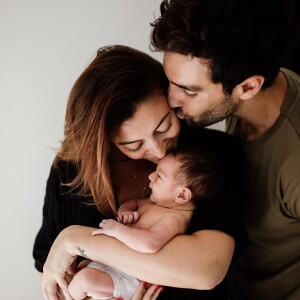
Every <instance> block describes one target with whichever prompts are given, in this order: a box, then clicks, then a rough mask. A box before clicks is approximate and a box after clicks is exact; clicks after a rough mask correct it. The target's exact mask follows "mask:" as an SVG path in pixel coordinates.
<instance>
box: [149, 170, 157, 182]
mask: <svg viewBox="0 0 300 300" xmlns="http://www.w3.org/2000/svg"><path fill="white" fill-rule="evenodd" d="M155 174H156V171H154V172H152V173H150V174H149V176H148V178H149V180H150V181H151V182H152V181H153V180H154V178H155Z"/></svg>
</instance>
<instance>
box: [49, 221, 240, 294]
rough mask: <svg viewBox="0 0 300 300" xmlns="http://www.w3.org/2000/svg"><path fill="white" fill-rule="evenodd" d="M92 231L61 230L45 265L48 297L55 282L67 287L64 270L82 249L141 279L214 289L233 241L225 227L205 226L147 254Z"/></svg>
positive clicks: (218, 281) (81, 253)
mask: <svg viewBox="0 0 300 300" xmlns="http://www.w3.org/2000/svg"><path fill="white" fill-rule="evenodd" d="M93 231H94V228H89V227H83V226H78V225H73V226H70V227H68V228H66V229H64V230H63V231H62V232H61V233H60V234H59V236H58V238H57V239H56V241H55V242H54V244H53V246H52V248H51V251H50V253H49V256H48V258H47V261H46V263H45V265H44V276H43V290H44V293H45V295H49V296H48V297H47V296H46V299H57V298H55V296H54V292H55V291H56V283H58V284H59V285H60V286H61V287H62V288H63V289H64V290H65V289H66V288H67V284H66V281H65V274H66V271H67V269H68V267H69V265H70V264H71V263H72V261H73V260H74V259H75V258H76V256H78V255H84V256H86V257H88V258H89V259H92V260H95V261H98V262H102V263H104V264H107V265H110V266H112V267H115V268H117V269H119V270H121V271H123V272H125V273H128V274H130V275H132V276H134V277H136V278H138V279H140V280H143V281H147V282H151V283H155V284H160V285H165V286H175V287H181V288H192V289H200V290H207V289H212V288H213V287H215V286H216V285H217V284H219V283H220V282H221V281H222V280H223V278H224V276H225V274H226V272H227V270H228V268H229V265H230V262H231V258H232V255H233V252H234V244H235V243H234V239H233V238H232V237H231V236H229V235H227V234H226V233H223V232H221V231H217V230H201V231H198V232H196V233H194V234H192V235H190V236H189V235H180V236H176V237H174V238H173V239H172V240H171V241H170V242H169V243H168V244H166V245H165V246H164V247H163V248H162V249H160V250H159V251H158V252H156V253H153V254H143V253H139V252H136V251H134V250H132V249H130V248H128V247H127V246H125V245H124V244H123V243H121V242H120V241H118V240H116V239H114V238H111V237H107V236H104V235H103V236H102V235H101V236H92V232H93ZM124 258H126V259H124ZM133 266H134V267H133ZM51 295H52V296H51ZM66 299H69V298H66Z"/></svg>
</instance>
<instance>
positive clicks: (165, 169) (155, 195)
mask: <svg viewBox="0 0 300 300" xmlns="http://www.w3.org/2000/svg"><path fill="white" fill-rule="evenodd" d="M178 168H179V161H178V160H177V159H176V158H175V157H174V155H173V154H168V155H167V156H165V157H164V158H163V159H162V160H161V161H160V162H159V163H158V165H157V168H156V171H154V172H153V173H151V174H150V175H149V179H150V185H149V186H150V188H151V189H152V193H151V195H150V200H151V201H152V202H153V203H156V204H159V205H161V206H165V207H172V206H174V204H175V202H174V200H175V197H176V195H177V191H178V189H179V188H180V187H181V186H180V185H179V183H178V182H177V181H176V180H175V178H176V172H177V170H178Z"/></svg>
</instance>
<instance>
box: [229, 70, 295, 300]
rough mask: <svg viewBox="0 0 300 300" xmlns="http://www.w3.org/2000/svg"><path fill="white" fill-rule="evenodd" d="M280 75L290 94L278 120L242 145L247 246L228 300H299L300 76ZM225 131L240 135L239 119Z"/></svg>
mask: <svg viewBox="0 0 300 300" xmlns="http://www.w3.org/2000/svg"><path fill="white" fill-rule="evenodd" d="M281 71H282V72H283V74H284V75H285V77H286V78H287V81H288V90H287V93H286V96H285V99H284V102H283V104H282V107H281V114H280V116H279V117H278V119H277V121H276V122H275V124H274V125H273V126H272V127H271V128H270V129H269V130H268V131H267V132H266V133H265V134H263V135H262V136H261V137H260V138H258V139H256V140H253V141H244V149H245V155H246V173H247V183H246V186H247V188H246V191H247V201H246V203H245V205H244V210H243V212H244V216H243V217H244V222H245V227H246V230H247V231H248V235H249V245H248V246H247V247H246V248H245V250H244V251H243V253H242V255H241V257H240V260H239V261H238V263H237V265H236V267H235V268H234V269H233V271H232V274H231V276H230V289H231V298H230V299H239V300H241V299H242V300H246V299H254V300H260V299H263V300H276V299H285V300H287V299H288V300H299V299H300V76H298V75H296V74H295V73H293V72H291V71H289V70H287V69H282V70H281ZM227 132H228V133H230V134H234V135H239V136H241V132H240V131H239V119H238V118H237V117H230V118H229V120H228V122H227Z"/></svg>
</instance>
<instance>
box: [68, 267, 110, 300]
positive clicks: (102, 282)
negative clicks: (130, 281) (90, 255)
mask: <svg viewBox="0 0 300 300" xmlns="http://www.w3.org/2000/svg"><path fill="white" fill-rule="evenodd" d="M68 288H69V292H70V294H71V296H72V297H73V298H74V299H75V300H81V299H84V298H85V297H87V296H92V297H93V298H96V299H97V298H104V297H111V296H112V295H113V291H114V284H113V281H112V279H111V277H110V276H109V275H108V274H107V273H106V272H102V271H100V270H98V269H95V268H89V267H87V268H84V269H82V270H80V271H79V272H78V273H76V274H75V276H74V277H73V280H72V281H71V283H70V284H69V287H68Z"/></svg>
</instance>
